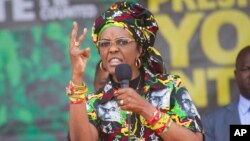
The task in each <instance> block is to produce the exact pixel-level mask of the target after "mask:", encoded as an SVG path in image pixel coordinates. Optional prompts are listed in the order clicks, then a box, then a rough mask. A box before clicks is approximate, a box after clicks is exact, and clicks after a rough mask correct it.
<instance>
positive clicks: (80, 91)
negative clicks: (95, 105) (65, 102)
mask: <svg viewBox="0 0 250 141" xmlns="http://www.w3.org/2000/svg"><path fill="white" fill-rule="evenodd" d="M87 90H88V88H87V87H86V85H85V84H84V83H82V85H81V86H79V85H76V84H74V83H73V82H72V81H70V82H69V85H68V86H67V87H66V93H67V95H68V96H69V101H70V104H82V103H83V102H84V101H85V99H86V93H87Z"/></svg>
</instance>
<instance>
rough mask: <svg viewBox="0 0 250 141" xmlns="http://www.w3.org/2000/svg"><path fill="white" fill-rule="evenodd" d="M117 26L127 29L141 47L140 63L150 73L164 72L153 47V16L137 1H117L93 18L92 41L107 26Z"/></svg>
mask: <svg viewBox="0 0 250 141" xmlns="http://www.w3.org/2000/svg"><path fill="white" fill-rule="evenodd" d="M110 26H118V27H122V28H124V29H125V30H127V31H128V32H129V33H130V34H131V35H132V36H133V37H134V39H135V40H136V42H137V44H138V45H139V46H140V47H142V55H141V57H140V59H141V61H142V65H143V66H144V67H147V68H148V69H149V70H150V71H152V73H161V74H162V73H166V70H165V64H164V62H163V60H162V57H161V55H160V53H159V52H158V51H157V49H156V48H154V47H153V46H154V42H155V37H156V33H157V31H158V25H157V23H156V21H155V18H154V16H153V15H152V13H151V12H149V11H148V10H147V9H145V8H144V7H142V6H141V5H140V4H139V3H132V2H124V1H119V2H116V3H114V4H113V5H111V7H110V8H109V9H108V10H107V11H105V12H104V13H103V14H102V15H101V16H100V17H98V18H97V19H96V20H95V23H94V25H93V29H92V37H93V42H94V44H95V45H96V43H97V41H98V39H99V37H98V36H99V35H100V33H102V31H104V29H106V28H107V27H110Z"/></svg>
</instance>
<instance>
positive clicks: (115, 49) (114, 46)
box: [109, 44, 119, 53]
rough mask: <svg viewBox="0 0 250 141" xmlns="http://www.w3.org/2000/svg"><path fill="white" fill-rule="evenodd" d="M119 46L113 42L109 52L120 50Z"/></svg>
mask: <svg viewBox="0 0 250 141" xmlns="http://www.w3.org/2000/svg"><path fill="white" fill-rule="evenodd" d="M118 50H119V49H118V47H117V46H116V44H111V46H110V48H109V52H111V53H115V52H118Z"/></svg>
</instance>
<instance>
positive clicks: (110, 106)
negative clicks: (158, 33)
mask: <svg viewBox="0 0 250 141" xmlns="http://www.w3.org/2000/svg"><path fill="white" fill-rule="evenodd" d="M144 71H145V73H143V75H144V76H143V78H144V86H143V89H142V92H140V95H141V96H142V97H143V98H144V99H146V100H147V101H149V102H150V103H151V104H152V105H153V106H154V107H156V108H157V109H159V110H160V111H161V112H163V113H166V114H168V115H170V117H171V119H172V120H173V121H174V122H175V123H177V124H179V125H181V126H183V127H185V128H188V129H190V130H192V131H194V132H202V126H201V121H200V115H199V114H198V112H197V109H196V107H195V106H194V104H193V102H192V100H191V98H190V96H189V93H188V91H187V90H186V89H185V88H184V87H183V86H182V83H181V79H180V78H179V77H178V76H175V75H169V74H167V75H158V76H155V75H153V74H152V73H151V72H150V71H149V70H147V69H146V68H144ZM114 90H115V88H114V87H113V86H112V82H111V81H109V82H108V83H107V84H106V85H105V86H104V88H103V89H102V90H101V91H99V92H98V93H96V94H93V95H89V96H88V102H87V109H88V116H89V120H90V122H91V123H92V124H93V125H94V126H95V127H96V128H97V129H98V130H99V135H100V140H103V141H126V140H128V126H127V125H128V124H127V120H126V111H123V110H122V109H121V108H120V107H119V105H118V101H117V100H116V98H115V97H114V96H113V92H114ZM131 123H132V124H131V126H130V127H131V133H130V135H131V137H130V138H131V139H132V140H145V141H162V139H161V138H160V136H159V135H158V134H157V133H155V132H154V131H153V130H151V129H150V128H149V125H147V122H146V121H145V119H144V118H143V117H142V116H140V115H139V114H137V113H131Z"/></svg>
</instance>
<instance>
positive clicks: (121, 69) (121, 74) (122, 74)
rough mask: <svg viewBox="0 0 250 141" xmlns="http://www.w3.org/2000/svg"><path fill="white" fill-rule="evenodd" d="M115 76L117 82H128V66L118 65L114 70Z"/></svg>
mask: <svg viewBox="0 0 250 141" xmlns="http://www.w3.org/2000/svg"><path fill="white" fill-rule="evenodd" d="M115 76H116V78H117V80H118V81H123V80H130V79H131V77H132V70H131V68H130V66H129V65H128V64H119V65H117V66H116V68H115Z"/></svg>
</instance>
